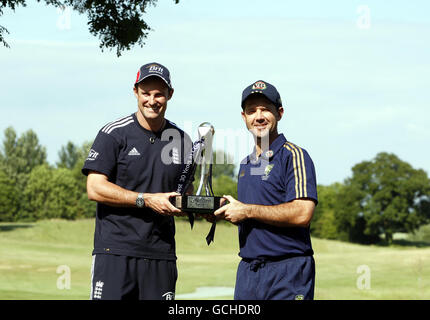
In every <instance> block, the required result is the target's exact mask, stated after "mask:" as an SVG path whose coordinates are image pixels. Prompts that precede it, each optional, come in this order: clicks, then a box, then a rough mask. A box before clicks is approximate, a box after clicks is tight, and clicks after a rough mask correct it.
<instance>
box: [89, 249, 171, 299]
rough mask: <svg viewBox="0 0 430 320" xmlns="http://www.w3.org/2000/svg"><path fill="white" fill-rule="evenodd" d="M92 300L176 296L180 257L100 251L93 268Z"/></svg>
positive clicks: (95, 257)
mask: <svg viewBox="0 0 430 320" xmlns="http://www.w3.org/2000/svg"><path fill="white" fill-rule="evenodd" d="M91 278H92V279H91V282H92V283H91V296H90V299H91V300H173V299H174V298H175V285H176V280H177V278H178V271H177V268H176V261H168V260H153V259H145V258H136V257H127V256H117V255H111V254H97V255H94V256H93V265H92V271H91Z"/></svg>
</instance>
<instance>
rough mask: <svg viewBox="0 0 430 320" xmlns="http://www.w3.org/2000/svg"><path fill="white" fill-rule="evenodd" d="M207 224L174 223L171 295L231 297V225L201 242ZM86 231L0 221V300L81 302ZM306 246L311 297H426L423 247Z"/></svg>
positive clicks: (429, 258) (73, 225)
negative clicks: (311, 255) (311, 258)
mask: <svg viewBox="0 0 430 320" xmlns="http://www.w3.org/2000/svg"><path fill="white" fill-rule="evenodd" d="M209 229H210V224H209V223H206V222H199V221H197V222H196V224H195V226H194V229H193V230H190V226H189V224H188V222H186V221H184V220H179V221H178V222H177V224H176V233H177V236H176V240H177V256H178V270H179V278H178V282H177V287H176V295H177V299H232V297H233V295H232V292H233V291H232V290H233V287H234V283H235V276H236V267H237V264H238V263H239V257H238V256H237V253H238V236H237V229H236V227H235V226H232V225H228V224H225V223H219V224H218V225H217V230H216V234H215V242H214V243H212V244H211V245H210V246H209V247H208V246H207V245H206V241H205V237H206V234H207V233H208V231H209ZM93 232H94V220H79V221H62V220H49V221H40V222H37V223H0V299H2V300H5V299H85V300H86V299H88V298H89V291H90V269H91V250H92V241H93ZM412 244H413V243H412ZM313 246H314V251H315V261H316V272H317V274H316V289H315V298H316V299H330V300H331V299H430V247H415V246H412V245H410V246H393V247H383V246H362V245H355V244H350V243H343V242H339V241H332V240H322V239H315V238H314V239H313ZM60 266H67V267H68V268H69V269H70V276H71V278H70V280H71V282H70V284H71V287H70V289H67V288H65V289H61V286H60V287H58V286H57V282H59V283H60V284H62V283H63V282H62V281H61V277H62V276H63V275H64V271H63V270H64V269H61V267H60ZM59 267H60V269H59ZM366 272H367V273H366ZM363 284H366V285H367V286H365V287H364V288H363Z"/></svg>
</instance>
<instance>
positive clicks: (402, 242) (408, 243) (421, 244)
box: [375, 239, 430, 248]
mask: <svg viewBox="0 0 430 320" xmlns="http://www.w3.org/2000/svg"><path fill="white" fill-rule="evenodd" d="M375 245H376V246H380V247H392V246H394V247H415V248H428V247H430V242H427V241H420V240H406V239H396V240H393V242H392V243H391V244H388V243H387V242H386V241H381V242H379V243H376V244H375Z"/></svg>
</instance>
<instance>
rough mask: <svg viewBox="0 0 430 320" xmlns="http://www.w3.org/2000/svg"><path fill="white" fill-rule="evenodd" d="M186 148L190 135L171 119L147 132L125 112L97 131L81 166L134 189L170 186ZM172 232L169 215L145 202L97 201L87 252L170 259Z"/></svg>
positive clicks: (167, 188)
mask: <svg viewBox="0 0 430 320" xmlns="http://www.w3.org/2000/svg"><path fill="white" fill-rule="evenodd" d="M190 148H191V140H190V138H189V137H188V136H187V135H186V134H185V133H184V132H183V131H182V130H180V129H179V128H177V127H176V126H175V125H174V124H173V123H171V122H169V121H167V122H166V125H165V127H164V128H163V129H162V130H161V131H160V132H151V131H148V130H146V129H145V128H143V127H142V126H141V125H140V124H139V122H138V121H137V118H136V115H135V114H131V115H130V116H127V117H124V118H121V119H118V120H116V121H113V122H111V123H108V124H106V125H105V126H104V127H103V128H102V129H101V130H100V131H99V133H98V135H97V137H96V139H95V141H94V144H93V146H92V148H91V151H90V153H89V155H88V158H87V159H86V161H85V164H84V167H83V169H82V172H83V174H85V175H88V173H89V171H90V170H94V171H97V172H100V173H103V174H105V175H106V176H107V177H108V180H109V181H110V182H112V183H114V184H116V185H118V186H120V187H122V188H124V189H127V190H132V191H136V192H143V193H158V192H173V191H176V186H177V178H178V177H179V175H180V172H181V169H182V164H183V163H184V159H185V158H186V155H187V154H188V152H189V150H190ZM174 236H175V225H174V220H173V217H170V216H163V215H160V214H158V213H156V212H154V211H152V210H151V209H149V208H142V209H139V208H134V207H111V206H108V205H105V204H102V203H97V213H96V226H95V233H94V251H93V254H100V253H106V254H117V255H126V256H134V257H145V258H152V259H167V260H174V259H176V255H175V239H174Z"/></svg>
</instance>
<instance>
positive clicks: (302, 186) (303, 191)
mask: <svg viewBox="0 0 430 320" xmlns="http://www.w3.org/2000/svg"><path fill="white" fill-rule="evenodd" d="M285 145H288V146H290V147H291V148H292V149H293V150H294V151H295V152H296V155H297V159H296V160H297V167H298V173H299V174H298V175H299V191H300V192H299V193H300V194H299V198H302V197H304V198H307V196H308V191H307V186H306V166H305V158H304V156H303V150H302V148H300V147H299V146H296V145H295V144H293V143H291V142H286V143H285ZM287 149H288V148H287ZM289 150H290V151H291V149H289ZM291 152H292V151H291ZM293 156H294V153H293ZM296 193H297V192H296Z"/></svg>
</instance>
